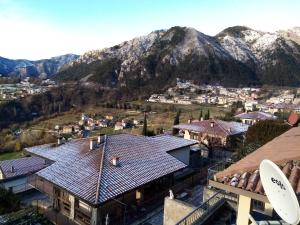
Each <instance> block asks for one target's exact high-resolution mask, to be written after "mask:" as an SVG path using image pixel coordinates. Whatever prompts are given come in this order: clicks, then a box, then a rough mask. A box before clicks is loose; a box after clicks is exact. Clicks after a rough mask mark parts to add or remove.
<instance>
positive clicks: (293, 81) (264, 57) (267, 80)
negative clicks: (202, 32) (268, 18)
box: [216, 26, 300, 86]
mask: <svg viewBox="0 0 300 225" xmlns="http://www.w3.org/2000/svg"><path fill="white" fill-rule="evenodd" d="M299 31H300V30H299V28H294V29H292V30H288V31H279V32H275V33H269V32H262V31H256V30H253V29H250V28H247V27H241V26H237V27H230V28H227V29H225V30H224V31H222V32H220V33H219V34H218V35H217V36H216V38H217V39H218V41H219V42H220V44H221V45H222V46H223V47H224V49H226V51H227V52H229V54H230V55H231V56H232V57H233V58H235V59H236V60H238V61H240V62H243V63H244V64H246V65H247V66H248V67H250V68H252V69H253V70H254V71H255V72H256V74H257V77H258V79H259V81H260V82H261V83H262V84H275V85H287V86H298V85H300V45H299V40H300V32H299Z"/></svg>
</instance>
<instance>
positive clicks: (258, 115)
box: [235, 111, 277, 120]
mask: <svg viewBox="0 0 300 225" xmlns="http://www.w3.org/2000/svg"><path fill="white" fill-rule="evenodd" d="M235 117H236V118H240V119H258V120H270V119H276V118H277V117H276V116H274V115H272V114H270V113H266V112H259V111H257V112H248V113H241V114H238V115H236V116H235Z"/></svg>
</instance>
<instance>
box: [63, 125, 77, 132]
mask: <svg viewBox="0 0 300 225" xmlns="http://www.w3.org/2000/svg"><path fill="white" fill-rule="evenodd" d="M73 130H74V128H73V126H72V125H65V126H63V128H62V133H63V134H71V133H73Z"/></svg>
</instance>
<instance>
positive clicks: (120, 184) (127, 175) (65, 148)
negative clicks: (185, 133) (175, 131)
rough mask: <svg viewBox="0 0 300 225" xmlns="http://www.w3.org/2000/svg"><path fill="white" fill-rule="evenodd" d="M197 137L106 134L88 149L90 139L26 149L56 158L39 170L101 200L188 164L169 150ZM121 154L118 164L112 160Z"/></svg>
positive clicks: (79, 193)
mask: <svg viewBox="0 0 300 225" xmlns="http://www.w3.org/2000/svg"><path fill="white" fill-rule="evenodd" d="M195 143H196V142H195V141H190V140H185V139H182V138H176V137H172V136H157V137H144V136H134V135H129V134H120V135H112V136H107V137H106V141H105V143H104V145H103V146H100V147H99V148H97V149H95V150H91V151H90V150H89V139H78V140H73V141H70V142H68V143H66V144H63V145H60V146H58V147H52V146H51V145H42V146H36V147H33V148H28V149H27V151H28V152H31V153H33V154H37V155H41V156H43V157H45V158H49V159H51V160H53V161H56V162H55V163H53V164H52V165H51V166H49V167H47V168H45V169H43V170H41V171H39V172H38V173H37V174H38V175H39V176H41V177H43V178H45V179H46V180H48V181H50V182H52V183H54V184H56V185H58V186H60V187H62V188H64V189H66V190H67V191H69V192H71V193H73V194H74V195H76V196H79V197H81V198H82V199H84V200H86V201H88V202H90V203H92V204H98V203H102V202H105V201H107V200H109V199H111V198H114V197H116V196H118V195H120V194H122V193H125V192H127V191H130V190H132V189H135V188H137V187H139V186H141V185H143V184H146V183H148V182H150V181H153V180H155V179H157V178H160V177H162V176H165V175H167V174H170V173H173V172H175V171H177V170H180V169H182V168H185V167H186V165H185V164H184V163H182V162H181V161H179V160H177V159H176V158H174V157H173V156H171V155H170V154H168V153H167V152H168V151H171V150H174V149H176V148H181V147H185V146H190V145H193V144H195ZM114 156H117V157H119V162H120V164H119V166H117V167H116V166H113V165H112V164H111V160H112V158H113V157H114Z"/></svg>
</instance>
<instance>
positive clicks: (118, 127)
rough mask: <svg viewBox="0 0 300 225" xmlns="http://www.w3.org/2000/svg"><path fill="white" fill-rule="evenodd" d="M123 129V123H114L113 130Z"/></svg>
mask: <svg viewBox="0 0 300 225" xmlns="http://www.w3.org/2000/svg"><path fill="white" fill-rule="evenodd" d="M123 129H124V127H123V123H122V122H120V121H119V122H116V124H115V130H123Z"/></svg>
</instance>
